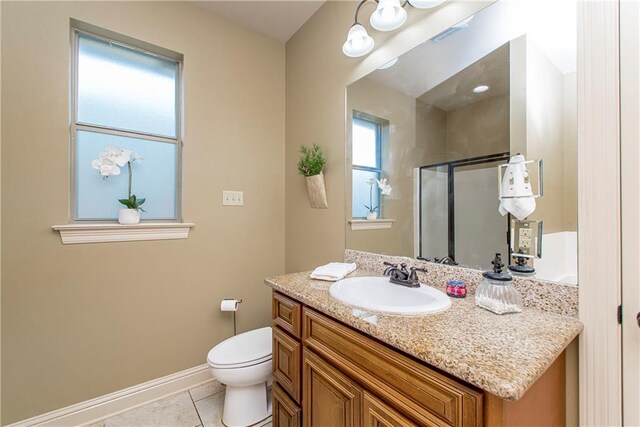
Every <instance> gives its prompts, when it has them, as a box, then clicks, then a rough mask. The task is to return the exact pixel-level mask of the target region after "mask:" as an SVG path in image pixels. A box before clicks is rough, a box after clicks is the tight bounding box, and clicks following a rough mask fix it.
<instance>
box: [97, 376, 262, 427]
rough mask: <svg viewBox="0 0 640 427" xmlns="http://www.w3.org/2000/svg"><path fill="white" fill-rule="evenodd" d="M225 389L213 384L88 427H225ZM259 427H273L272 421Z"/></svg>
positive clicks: (178, 394) (222, 386)
mask: <svg viewBox="0 0 640 427" xmlns="http://www.w3.org/2000/svg"><path fill="white" fill-rule="evenodd" d="M223 403H224V385H222V384H220V383H219V382H218V381H215V380H214V381H210V382H207V383H204V384H202V385H200V386H198V387H195V388H193V389H191V390H188V391H183V392H181V393H177V394H173V395H171V396H167V397H164V398H162V399H159V400H156V401H153V402H150V403H147V404H146V405H144V406H140V407H138V408H134V409H131V410H129V411H126V412H122V413H120V414H118V415H114V416H112V417H109V418H106V419H104V420H101V421H98V422H95V423H92V424H88V425H86V426H85V427H223V426H224V424H222V407H223ZM255 427H271V417H269V418H268V419H267V420H265V421H263V422H261V423H258V424H256V425H255Z"/></svg>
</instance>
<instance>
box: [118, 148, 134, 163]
mask: <svg viewBox="0 0 640 427" xmlns="http://www.w3.org/2000/svg"><path fill="white" fill-rule="evenodd" d="M132 154H133V151H131V150H129V149H127V148H120V152H119V153H118V155H117V156H116V158H115V163H116V164H117V165H118V166H120V167H123V166H124V165H126V164H127V163H129V162H130V161H131V155H132Z"/></svg>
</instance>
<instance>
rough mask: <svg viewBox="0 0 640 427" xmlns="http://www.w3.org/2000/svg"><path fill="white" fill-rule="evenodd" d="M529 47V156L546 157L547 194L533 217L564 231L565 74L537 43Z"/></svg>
mask: <svg viewBox="0 0 640 427" xmlns="http://www.w3.org/2000/svg"><path fill="white" fill-rule="evenodd" d="M526 49H527V74H526V76H527V97H526V102H527V104H526V105H527V107H526V108H527V139H526V141H527V151H526V157H527V159H529V160H533V159H544V197H541V198H539V199H538V200H537V201H536V211H535V212H534V213H533V214H532V215H530V216H529V219H532V220H544V232H545V233H555V232H559V231H563V229H564V222H565V221H564V189H565V186H564V117H565V111H564V76H563V75H562V73H561V72H560V70H558V69H557V68H556V67H555V65H553V63H552V62H551V61H550V60H549V58H547V57H546V56H545V54H544V53H543V52H542V51H541V50H540V49H539V48H538V47H537V46H536V45H535V44H534V43H532V42H531V41H528V42H527V44H526ZM532 176H533V177H534V179H535V176H536V174H535V173H533V174H532ZM534 186H535V184H534ZM576 191H577V188H576Z"/></svg>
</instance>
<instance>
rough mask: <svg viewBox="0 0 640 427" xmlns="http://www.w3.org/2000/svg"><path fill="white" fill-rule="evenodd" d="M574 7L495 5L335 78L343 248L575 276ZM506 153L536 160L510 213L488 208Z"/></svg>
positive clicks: (494, 204) (567, 278) (493, 204)
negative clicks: (382, 64)
mask: <svg viewBox="0 0 640 427" xmlns="http://www.w3.org/2000/svg"><path fill="white" fill-rule="evenodd" d="M550 11H552V13H550ZM576 15H577V11H576V3H575V2H574V1H562V2H550V1H534V0H522V1H517V2H514V1H505V0H502V1H498V2H496V3H493V4H492V5H490V6H488V7H487V8H485V9H484V10H482V11H480V12H478V13H476V14H475V15H474V16H471V17H468V18H467V19H465V20H464V21H462V22H461V23H459V24H456V25H454V26H453V27H451V28H449V29H446V30H444V31H443V32H441V33H440V34H438V35H436V36H435V37H433V38H432V39H430V40H426V41H425V42H424V43H422V44H420V45H419V46H417V47H416V48H414V49H413V50H411V51H409V52H407V53H406V54H404V55H402V56H401V57H399V58H398V61H397V62H396V63H395V64H393V65H392V66H390V67H386V68H384V69H379V70H376V71H375V72H373V73H371V74H370V75H368V76H366V77H364V78H362V79H361V80H359V81H357V82H355V83H353V84H352V85H350V86H349V87H348V88H347V111H348V114H347V117H348V123H347V125H348V126H347V129H348V132H347V141H346V158H347V170H348V174H347V179H346V181H347V187H346V190H347V217H348V218H349V219H350V221H349V224H348V225H347V229H346V244H347V248H349V249H355V250H362V251H367V252H375V253H381V254H388V255H401V256H408V257H423V258H428V259H429V260H430V262H446V263H457V264H458V265H460V266H466V267H471V268H477V269H483V270H486V269H489V268H490V267H491V264H490V260H491V259H492V258H493V255H494V254H495V253H496V252H499V253H502V254H503V259H509V264H511V265H514V266H515V265H516V264H518V263H519V264H521V267H522V266H524V267H523V268H522V271H528V270H531V269H533V270H534V273H531V274H530V275H533V276H534V277H535V278H538V279H542V280H550V281H558V282H564V283H569V284H577V233H576V231H577V224H576V223H577V127H576V126H577V125H576V114H577V112H576V108H577V107H576V21H577V20H576ZM517 154H521V155H522V156H524V158H525V160H527V161H542V162H532V163H527V164H526V168H527V170H528V177H527V176H526V174H525V175H523V178H522V179H523V181H522V185H523V186H524V187H523V188H525V189H526V190H528V191H530V192H529V193H527V192H526V191H525V192H524V193H522V194H525V195H527V196H526V197H525V196H521V195H520V193H518V191H520V190H521V188H518V189H517V190H516V193H514V194H517V196H516V197H512V196H508V197H509V198H511V199H513V200H512V201H511V202H510V203H509V204H504V206H513V205H514V204H515V205H516V206H519V204H520V203H529V202H530V201H531V200H533V199H532V196H531V195H537V193H538V192H542V190H544V191H543V192H542V195H541V196H540V197H537V198H535V210H534V211H533V212H532V213H530V214H529V215H528V216H527V217H526V218H520V219H523V221H517V219H518V218H516V217H514V216H513V215H511V214H510V213H507V212H505V213H506V215H504V216H503V215H502V214H501V213H500V212H499V211H498V207H499V205H500V200H499V193H500V190H502V191H504V190H505V188H507V190H509V189H511V190H512V189H513V185H514V175H513V170H512V169H509V170H508V171H507V173H506V174H505V168H504V167H503V168H499V166H500V165H505V164H507V163H509V159H510V158H512V157H513V156H515V155H517ZM539 164H543V165H544V167H543V168H542V166H541V167H540V168H539V169H538V165H539ZM518 167H521V165H520V166H518ZM499 176H504V177H505V179H506V181H505V184H504V185H501V184H500V183H499V179H498V177H499ZM542 178H543V179H544V186H543V185H542V181H543V179H542ZM384 179H386V182H387V184H389V185H390V187H391V191H390V194H389V189H388V188H386V187H384V185H378V182H379V180H384ZM376 180H378V181H376ZM505 185H507V186H508V187H505ZM515 186H516V187H518V185H517V183H516V184H515ZM381 188H386V190H381ZM522 191H524V190H522ZM509 194H511V193H509ZM504 196H505V199H503V200H506V198H507V195H504ZM520 198H522V200H520ZM531 203H533V202H531ZM511 211H512V212H514V214H516V215H518V213H517V212H515V211H514V210H513V209H511ZM519 250H520V251H521V254H523V255H525V256H524V257H522V258H516V257H514V256H513V255H517V253H518V251H519Z"/></svg>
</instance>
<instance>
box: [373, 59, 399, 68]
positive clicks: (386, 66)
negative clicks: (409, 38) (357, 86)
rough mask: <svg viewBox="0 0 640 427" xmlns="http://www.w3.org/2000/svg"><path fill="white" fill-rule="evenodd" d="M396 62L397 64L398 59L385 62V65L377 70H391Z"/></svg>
mask: <svg viewBox="0 0 640 427" xmlns="http://www.w3.org/2000/svg"><path fill="white" fill-rule="evenodd" d="M396 62H398V58H393V59H392V60H391V61H389V62H387V63H386V64H383V65H381V66H379V67H378V70H386V69H387V68H391V67H393V66H394V65H396Z"/></svg>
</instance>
